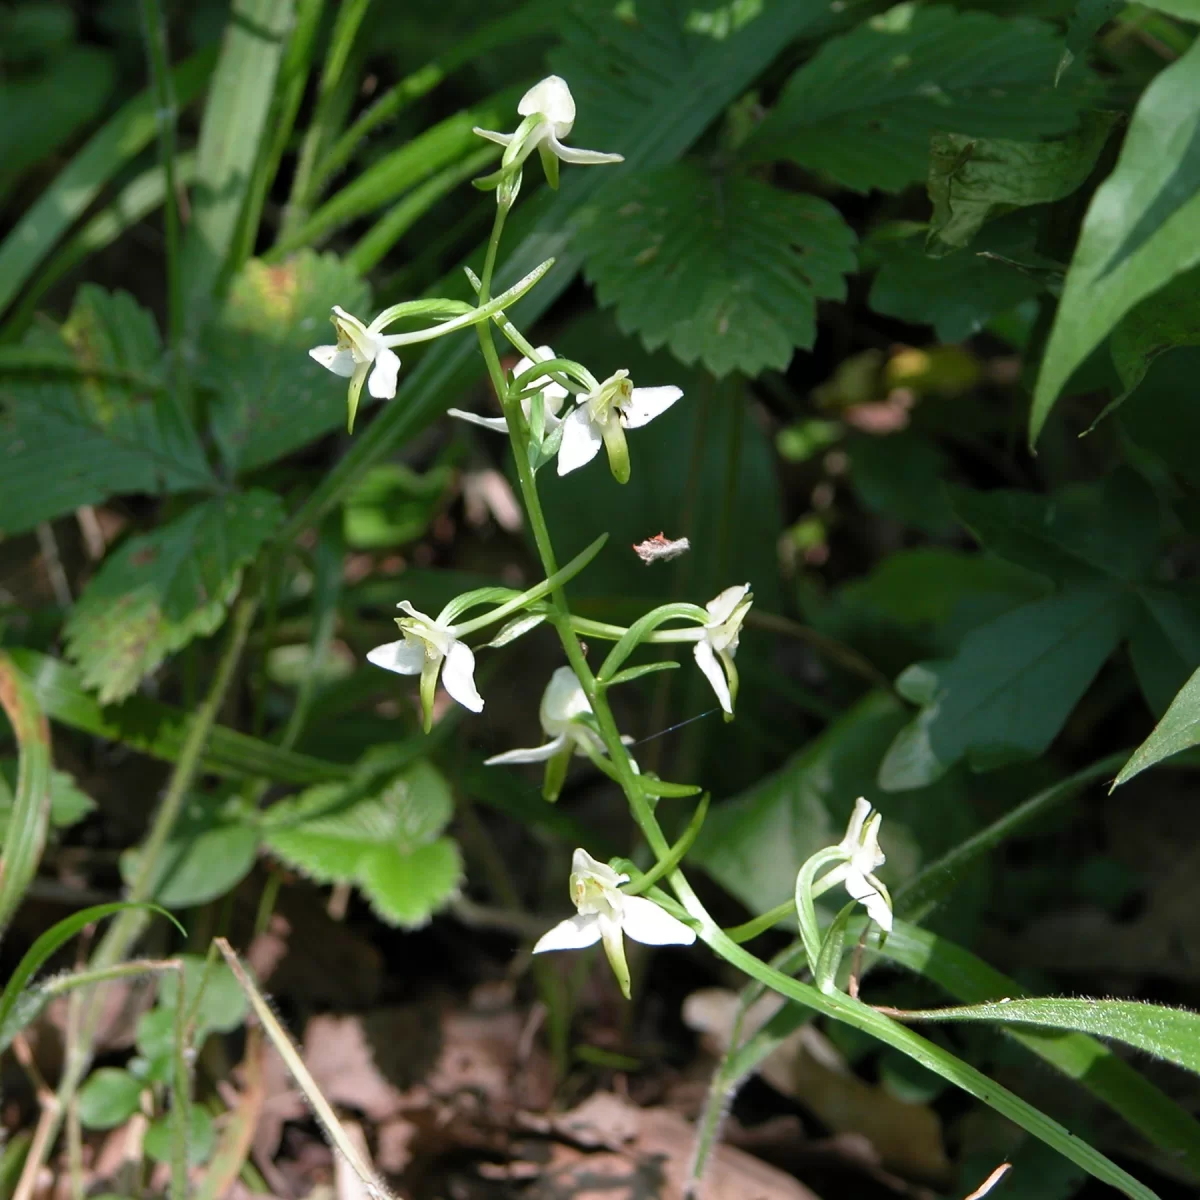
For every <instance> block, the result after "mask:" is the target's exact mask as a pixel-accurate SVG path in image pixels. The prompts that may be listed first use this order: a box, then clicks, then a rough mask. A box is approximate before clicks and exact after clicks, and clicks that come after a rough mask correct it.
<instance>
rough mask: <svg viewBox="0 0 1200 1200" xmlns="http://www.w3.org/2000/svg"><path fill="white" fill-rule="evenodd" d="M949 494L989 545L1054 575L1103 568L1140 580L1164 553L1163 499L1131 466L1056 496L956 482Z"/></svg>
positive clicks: (1096, 572)
mask: <svg viewBox="0 0 1200 1200" xmlns="http://www.w3.org/2000/svg"><path fill="white" fill-rule="evenodd" d="M951 501H952V502H953V504H954V511H955V512H956V513H957V514H958V517H959V519H960V520H961V521H962V522H963V524H964V525H966V526H967V528H968V529H970V531H971V533H972V534H974V536H975V537H976V538H977V539H978V540H979V542H980V543H981V544H982V545H983V546H984V547H985V548H986V549H988V550H991V551H992V552H993V553H994V554H998V555H999V556H1000V557H1001V558H1006V559H1008V560H1009V562H1013V563H1017V564H1018V565H1020V566H1023V567H1027V568H1029V569H1030V570H1032V571H1039V572H1041V573H1042V574H1043V575H1048V576H1049V577H1050V578H1051V579H1057V580H1064V581H1069V580H1082V581H1088V580H1095V579H1096V578H1097V577H1100V576H1103V577H1108V578H1114V579H1118V580H1123V581H1125V582H1129V583H1134V582H1138V581H1141V580H1143V579H1145V578H1146V576H1147V575H1148V574H1149V572H1150V569H1151V567H1152V566H1153V565H1154V562H1155V561H1156V559H1157V557H1158V552H1159V538H1158V536H1157V534H1156V531H1157V530H1158V528H1159V524H1160V522H1159V514H1158V505H1157V501H1156V500H1155V497H1154V494H1153V493H1152V492H1151V491H1150V489H1149V487H1148V486H1147V485H1146V483H1145V482H1144V481H1143V480H1142V479H1141V478H1140V477H1139V476H1137V475H1135V474H1133V472H1132V471H1128V470H1122V471H1117V472H1115V473H1113V474H1111V475H1110V476H1109V477H1108V478H1107V479H1106V480H1105V481H1104V483H1103V484H1101V485H1099V486H1096V485H1091V484H1087V485H1079V486H1073V487H1068V488H1063V489H1061V490H1060V491H1058V492H1056V493H1055V494H1054V495H1053V496H1052V497H1044V496H1036V495H1034V494H1032V493H1030V492H1018V491H1007V490H997V491H992V492H972V491H967V490H966V489H964V488H954V489H952V491H951ZM1148 531H1149V532H1148Z"/></svg>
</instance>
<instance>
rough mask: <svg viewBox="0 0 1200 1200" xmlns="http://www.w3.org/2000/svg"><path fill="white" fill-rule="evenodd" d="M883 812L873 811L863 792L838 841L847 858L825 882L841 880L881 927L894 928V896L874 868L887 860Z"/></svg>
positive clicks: (886, 929)
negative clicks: (881, 841)
mask: <svg viewBox="0 0 1200 1200" xmlns="http://www.w3.org/2000/svg"><path fill="white" fill-rule="evenodd" d="M882 824H883V815H882V814H881V813H878V812H875V811H873V809H872V808H871V802H870V801H869V800H867V799H866V798H865V797H863V796H859V798H858V799H857V800H856V801H855V802H854V812H853V813H852V814H851V816H850V823H849V825H847V826H846V834H845V836H844V837H843V838H842V840H841V842H839V843H838V849H839V850H841V851H842V852H843V853H844V854H845V855H846V858H845V861H844V862H842V863H840V864H839V865H838V866H836V867H834V869H833V870H832V871H830V872H829V874H828V875H826V876H825V878H824V879H822V880H821V882H822V884H825V885H826V886H828V885H829V884H831V883H842V884H844V885H845V888H846V891H847V893H849V895H850V898H851V899H852V900H857V901H858V902H859V903H860V904H861V905H863V907H864V908H865V909H866V910H867V915H868V916H869V917H870V918H871V920H872V921H874V922H875V924H876V925H878V926H879V927H880V928H881V929H883V930H885V931H886V932H888V933H890V932H891V930H892V898H891V896H890V895H889V894H888V890H887V887H886V886H885V885H884V884H883V883H882V882H881V881H880V880H879V879H877V878H876V876H875V869H876V868H877V867H882V866H883V864H884V863H885V862H886V861H887V860H886V858H885V857H884V853H883V851H882V850H881V849H880V848H879V829H880V826H881V825H882Z"/></svg>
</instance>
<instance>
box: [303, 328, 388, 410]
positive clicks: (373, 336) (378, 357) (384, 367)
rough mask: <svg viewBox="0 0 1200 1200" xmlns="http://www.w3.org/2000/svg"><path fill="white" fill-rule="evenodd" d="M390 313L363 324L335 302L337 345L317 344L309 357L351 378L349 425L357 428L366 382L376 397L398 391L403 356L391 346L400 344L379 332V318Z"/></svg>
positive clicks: (368, 388) (309, 353)
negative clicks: (355, 424) (357, 413)
mask: <svg viewBox="0 0 1200 1200" xmlns="http://www.w3.org/2000/svg"><path fill="white" fill-rule="evenodd" d="M386 316H387V313H383V314H381V315H380V316H379V317H376V318H375V320H374V321H372V322H371V324H370V325H364V324H363V323H362V322H361V321H360V320H359V319H358V318H357V317H355V316H352V315H351V314H350V313H348V312H347V311H346V310H345V309H344V308H341V307H339V306H338V305H336V304H335V305H334V306H333V316H332V317H330V318H329V319H330V320H331V321H332V322H333V327H334V329H336V330H337V339H338V340H337V345H336V346H314V347H313V348H312V349H311V350H310V351H309V352H308V356H309V358H311V359H313V360H314V361H315V362H319V363H320V364H321V366H323V367H324V368H325V369H326V370H327V371H332V372H333V373H334V374H335V375H340V376H342V378H343V379H349V380H350V388H349V392H348V399H349V406H350V415H349V419H348V421H347V424H348V427H349V429H350V430H351V432H353V430H354V414H355V413H356V412H358V398H359V395H360V394H361V393H362V386H363V382H364V381H365V382H366V384H367V391H368V392H370V393H371V395H372V396H374V397H375V399H376V400H391V399H392V397H393V396H395V394H396V380H397V377H398V376H399V374H400V357H399V355H397V354H396V352H395V351H394V350H393V349H392V348H391V347H392V346H393V345H395V344H398V340H397V339H395V338H390V337H384V336H383V335H382V334H381V333H380V328H381V324H380V322H381V321H382V319H383V318H384V317H386Z"/></svg>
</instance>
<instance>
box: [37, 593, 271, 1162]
mask: <svg viewBox="0 0 1200 1200" xmlns="http://www.w3.org/2000/svg"><path fill="white" fill-rule="evenodd" d="M257 611H258V597H257V595H256V594H246V595H243V596H242V597H241V599H239V600H238V602H237V604H236V605H235V606H234V610H233V617H232V619H231V621H230V628H229V635H228V637H227V639H226V642H225V647H224V649H223V650H222V652H221V658H220V661H219V662H218V663H217V670H216V673H215V674H214V676H213V681H212V684H211V685H210V687H209V690H208V695H207V696H205V698H204V702H203V704H201V706H200V709H199V711H198V712H197V713H196V716H195V719H194V721H193V723H192V725H191V727H190V728H189V730H188V736H187V740H186V741H185V742H184V745H183V748H182V750H181V751H180V755H179V760H178V762H177V763H176V764H175V770H174V771H173V772H172V773H171V780H170V783H169V784H168V785H167V793H166V795H165V796H164V797H163V802H162V804H161V805H160V806H159V809H158V812H157V813H156V814H155V816H154V822H153V824H152V825H151V827H150V836H149V837H148V838H147V839H146V843H145V845H144V847H143V848H142V852H141V855H140V857H139V861H138V870H137V875H136V877H135V879H134V881H133V884H132V885H131V887H130V889H129V897H128V898H129V900H131V901H133V902H135V903H144V902H145V901H146V900H147V899H148V897H150V896H151V895H153V893H154V889H155V888H156V887H157V885H158V875H159V870H160V866H161V862H160V860H161V859H162V855H163V851H164V850H165V849H166V846H167V842H168V840H169V839H170V836H171V831H172V830H173V829H174V827H175V822H176V821H177V820H178V819H179V814H180V812H181V811H182V809H183V803H184V800H185V799H186V797H187V793H188V790H189V789H190V788H191V786H192V781H193V780H194V779H195V778H196V774H197V772H198V771H199V769H200V765H201V762H202V761H203V756H204V747H205V744H206V743H207V741H208V735H209V732H210V731H211V729H212V727H213V725H214V724H215V722H216V719H217V713H218V712H219V711H220V709H221V705H222V703H223V702H224V700H225V693H226V692H227V691H228V689H229V684H230V683H231V681H232V679H233V675H234V671H235V670H236V669H237V665H238V663H239V662H240V661H241V657H242V651H243V649H244V648H245V645H246V637H247V635H248V634H249V632H250V626H251V625H252V624H253V622H254V616H255V613H256V612H257ZM147 919H148V917H147V915H146V914H145V913H144V912H142V911H140V910H134V909H126V910H125V911H124V912H122V913H121V915H120V916H119V917H118V918H117V919H116V920H115V921H114V922H113V924H112V926H111V927H110V928H109V930H108V932H107V933H106V934H105V936H104V937H103V938H102V939H101V941H100V944H99V946H97V947H96V952H95V953H94V954H93V955H92V959H91V962H90V963H89V966H88V969H89V970H90V971H105V970H108V969H110V968H112V967H115V966H117V965H118V963H119V962H120V961H121V959H123V958H124V957H125V956H126V954H128V952H129V950H130V948H131V947H132V946H133V944H134V942H136V941H137V939H138V938H139V937H140V936H141V934H142V931H143V929H144V928H145V926H146V921H147ZM181 994H182V993H181ZM95 999H96V997H95V994H94V993H92V994H91V996H89V997H88V998H87V1000H86V1008H84V1009H83V1010H82V1013H81V1019H80V1021H79V1025H78V1029H79V1036H78V1038H77V1039H76V1040H75V1042H74V1044H72V1045H71V1046H70V1047H69V1049H68V1053H67V1061H66V1064H65V1065H64V1068H63V1074H62V1079H61V1080H60V1082H59V1085H58V1091H57V1093H56V1100H57V1103H56V1105H55V1111H54V1114H53V1116H52V1117H51V1125H52V1129H51V1132H50V1134H49V1135H48V1136H47V1138H46V1144H45V1147H44V1152H48V1151H49V1148H50V1145H51V1144H52V1143H53V1141H54V1138H55V1136H56V1135H57V1132H58V1125H59V1123H60V1122H61V1120H62V1114H63V1112H64V1111H65V1110H66V1108H67V1106H68V1104H69V1102H70V1100H71V1098H72V1097H73V1096H74V1094H75V1092H76V1091H77V1090H78V1088H79V1085H80V1084H81V1083H82V1082H83V1078H84V1076H85V1075H86V1074H87V1072H88V1069H89V1068H90V1067H91V1062H92V1041H93V1040H94V1038H95V1034H96V1025H97V1022H98V1021H99V1017H100V1008H99V1005H98V1004H97V1003H96V1002H95ZM71 1000H72V1004H78V1003H80V1002H83V1001H84V997H83V996H81V995H78V994H77V995H75V996H73V997H72V998H71ZM39 1165H40V1164H39Z"/></svg>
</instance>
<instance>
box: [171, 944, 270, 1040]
mask: <svg viewBox="0 0 1200 1200" xmlns="http://www.w3.org/2000/svg"><path fill="white" fill-rule="evenodd" d="M176 957H177V958H178V959H179V961H180V962H181V963H183V976H184V983H183V995H184V1000H185V1002H186V1004H187V1012H188V1015H189V1017H191V1018H192V1020H194V1022H195V1029H196V1034H197V1044H199V1042H200V1041H202V1040H203V1038H204V1035H206V1034H209V1033H232V1032H233V1031H234V1030H235V1029H237V1028H238V1026H239V1025H241V1023H242V1022H243V1021H244V1020H245V1019H246V1012H247V1009H248V1007H249V1006H248V1004H247V1002H246V994H245V992H243V991H242V988H241V985H240V984H239V983H238V981H237V977H236V976H235V975H234V973H233V972H232V971H231V970H230V969H229V967H228V966H227V965H226V964H225V963H222V962H214V963H212V964H211V965H209V964H208V963H207V961H206V960H205V959H204V958H202V957H201V956H200V955H198V954H179V955H176ZM201 987H203V990H201ZM197 997H199V1001H200V1003H199V1005H198V1006H197V1004H196V1000H197ZM178 1002H179V972H178V971H167V972H165V973H164V974H163V976H162V978H161V981H160V983H159V986H158V1003H159V1006H160V1007H162V1008H165V1009H170V1010H172V1011H174V1009H175V1006H176V1005H177V1004H178ZM193 1014H194V1015H193Z"/></svg>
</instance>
